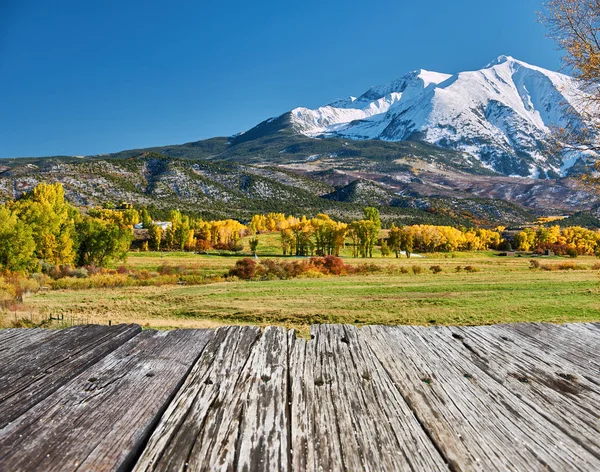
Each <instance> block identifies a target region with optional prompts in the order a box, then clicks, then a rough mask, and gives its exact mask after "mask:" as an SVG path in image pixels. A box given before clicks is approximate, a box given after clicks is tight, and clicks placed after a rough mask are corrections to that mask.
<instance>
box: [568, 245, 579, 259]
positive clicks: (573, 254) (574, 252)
mask: <svg viewBox="0 0 600 472" xmlns="http://www.w3.org/2000/svg"><path fill="white" fill-rule="evenodd" d="M567 256H569V257H570V258H572V259H575V258H576V257H577V249H575V248H574V247H569V248H567Z"/></svg>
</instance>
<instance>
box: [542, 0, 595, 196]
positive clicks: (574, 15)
mask: <svg viewBox="0 0 600 472" xmlns="http://www.w3.org/2000/svg"><path fill="white" fill-rule="evenodd" d="M540 19H541V21H542V23H544V24H545V25H546V27H547V28H548V31H549V37H550V38H552V39H553V40H554V41H555V42H556V44H557V45H558V47H559V48H560V49H561V50H562V51H563V52H564V55H563V58H562V59H563V63H564V65H565V68H566V69H567V71H568V72H569V73H570V74H571V75H572V76H573V77H575V79H577V80H578V82H579V84H580V93H578V94H577V96H576V97H573V99H572V100H575V101H576V102H577V103H576V104H577V111H575V109H574V108H573V107H572V106H571V105H569V104H564V107H563V108H564V112H565V114H566V117H567V120H566V122H565V123H562V124H561V125H560V127H559V128H557V129H556V133H555V134H556V138H557V146H558V150H571V151H576V152H580V153H581V152H583V153H584V154H585V151H600V143H599V142H598V138H597V136H598V131H599V124H600V120H599V110H600V108H599V107H600V2H599V1H597V0H550V1H548V2H547V3H545V4H544V9H543V11H542V12H541V13H540ZM588 154H589V153H588ZM589 170H590V172H588V174H587V175H586V176H584V181H587V182H588V183H590V184H592V185H593V186H595V187H596V188H599V187H600V179H599V178H598V177H597V176H596V175H595V172H594V171H599V170H600V162H598V161H597V160H596V161H595V162H593V163H591V167H590V169H589Z"/></svg>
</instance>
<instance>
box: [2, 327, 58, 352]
mask: <svg viewBox="0 0 600 472" xmlns="http://www.w3.org/2000/svg"><path fill="white" fill-rule="evenodd" d="M55 333H57V331H55V330H49V329H41V328H9V329H2V330H0V359H9V358H10V356H12V354H14V353H15V352H17V351H19V350H21V349H23V348H25V347H28V346H32V347H34V346H36V345H37V344H38V343H39V342H41V341H42V340H43V339H46V338H49V337H50V336H52V335H53V334H55Z"/></svg>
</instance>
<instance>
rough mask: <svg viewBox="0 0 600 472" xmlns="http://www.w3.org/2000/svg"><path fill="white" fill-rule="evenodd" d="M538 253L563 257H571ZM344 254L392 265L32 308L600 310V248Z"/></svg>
mask: <svg viewBox="0 0 600 472" xmlns="http://www.w3.org/2000/svg"><path fill="white" fill-rule="evenodd" d="M274 236H275V235H264V236H262V238H263V239H264V242H265V244H263V245H262V246H263V247H262V249H263V250H262V251H261V247H260V246H259V256H260V257H265V255H266V256H267V257H272V256H275V255H276V253H277V252H278V249H277V247H276V246H275V245H274V244H272V245H268V244H266V243H272V242H274V241H275V239H274ZM271 239H273V241H271ZM346 255H347V254H346ZM240 257H241V256H239V255H236V256H229V255H217V254H214V255H197V254H188V253H165V254H161V253H131V254H130V257H129V259H128V262H127V264H126V265H127V266H130V267H134V268H137V269H147V270H150V271H153V270H156V269H157V267H159V266H160V265H162V264H165V263H167V264H171V265H184V266H193V267H195V268H196V269H197V270H200V271H202V272H203V273H205V274H207V275H216V274H219V275H221V274H223V273H225V272H226V271H227V270H228V269H229V267H231V266H233V265H234V264H235V261H236V260H238V259H239V258H240ZM539 260H540V261H541V262H543V263H544V264H558V263H560V262H564V261H566V260H567V259H564V258H557V257H554V258H540V259H539ZM344 261H345V262H346V263H350V264H362V263H375V264H377V265H380V266H384V267H385V268H386V271H385V272H382V273H376V274H373V275H352V276H341V277H335V276H329V277H323V278H306V279H291V280H275V281H236V282H220V283H214V284H209V285H198V286H179V285H164V286H151V287H127V288H117V289H88V290H56V291H50V292H43V293H38V294H35V295H30V296H28V297H26V299H25V304H24V310H25V311H26V312H27V311H29V312H30V313H31V312H33V313H37V314H40V316H42V315H48V314H50V313H52V314H64V315H65V317H67V318H68V317H85V318H89V319H91V320H93V321H95V322H100V323H107V322H108V320H111V321H112V322H113V323H118V322H126V323H132V322H135V323H139V324H141V325H143V326H146V327H156V328H172V327H214V326H219V325H222V324H258V325H261V326H264V325H273V324H277V325H284V326H286V327H288V328H295V329H298V330H299V331H300V332H301V333H303V334H306V333H307V332H308V327H309V326H310V325H311V324H314V323H351V324H359V325H362V324H406V323H409V324H426V325H433V324H445V325H447V324H451V325H477V324H491V323H503V322H520V321H546V322H556V323H561V322H567V321H592V320H594V321H598V320H600V297H599V295H600V283H599V279H598V271H597V270H593V269H592V266H593V265H594V264H595V263H596V262H597V261H598V260H597V259H596V258H593V257H580V258H577V259H576V260H575V261H576V262H577V264H578V265H580V266H583V267H585V269H584V270H568V271H543V270H531V269H529V258H528V257H521V258H519V257H509V258H507V257H498V256H496V255H495V254H494V253H492V252H482V253H456V254H455V255H454V256H452V255H448V254H437V255H430V256H427V257H422V258H416V257H413V258H411V259H410V260H407V259H406V258H401V259H396V258H381V257H377V258H373V259H353V258H349V257H345V258H344ZM413 265H419V266H421V267H423V269H424V270H423V273H422V274H418V275H414V274H412V273H409V274H401V273H398V272H399V271H398V269H399V268H400V267H402V266H404V267H407V268H410V267H411V266H413ZM432 265H440V266H441V267H442V268H443V272H441V273H439V274H433V273H431V271H430V270H429V267H431V266H432ZM459 265H460V266H462V267H465V266H467V265H471V266H473V267H475V268H476V269H478V272H475V273H466V272H464V271H461V272H458V273H457V272H455V269H456V266H459ZM387 269H390V270H389V273H388V271H387ZM391 269H395V270H391ZM5 316H6V317H10V316H12V315H11V314H10V313H8V314H5Z"/></svg>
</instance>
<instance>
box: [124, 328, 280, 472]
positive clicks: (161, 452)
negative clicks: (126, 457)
mask: <svg viewBox="0 0 600 472" xmlns="http://www.w3.org/2000/svg"><path fill="white" fill-rule="evenodd" d="M286 382H287V333H286V332H285V330H284V329H283V328H268V329H266V330H265V332H264V334H263V335H262V336H261V332H260V329H258V328H256V327H228V328H219V329H218V330H217V331H216V334H215V338H214V339H213V341H212V342H211V343H209V345H208V346H207V348H206V350H205V352H204V353H203V355H202V356H201V357H200V359H199V360H198V362H197V364H196V366H195V367H194V369H193V370H192V372H191V373H190V375H189V377H188V379H187V380H186V382H185V384H184V386H183V387H182V389H181V390H180V392H179V393H178V395H177V397H176V398H175V399H174V401H173V402H172V403H171V405H170V407H169V408H168V409H167V411H166V412H165V414H164V415H163V417H162V419H161V421H160V423H159V425H158V427H157V428H156V430H155V432H154V434H153V435H152V437H151V439H150V441H149V443H148V446H147V447H146V449H145V450H144V452H143V453H142V455H141V457H140V460H139V462H138V463H137V465H136V467H135V469H134V470H137V471H141V470H169V471H170V470H287V467H288V453H287V450H288V445H287V442H288V426H287V417H286V410H287V408H286V394H287V383H286Z"/></svg>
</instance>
